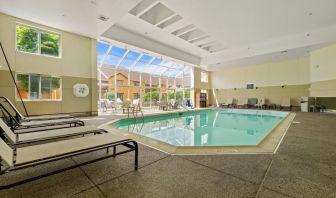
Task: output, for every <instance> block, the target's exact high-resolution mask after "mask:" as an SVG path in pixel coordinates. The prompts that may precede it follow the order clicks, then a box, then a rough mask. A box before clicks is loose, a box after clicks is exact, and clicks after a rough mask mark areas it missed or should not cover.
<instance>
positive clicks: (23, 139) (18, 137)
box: [0, 119, 106, 145]
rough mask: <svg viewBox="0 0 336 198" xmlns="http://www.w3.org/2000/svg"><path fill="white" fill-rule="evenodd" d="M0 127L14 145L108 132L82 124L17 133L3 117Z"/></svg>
mask: <svg viewBox="0 0 336 198" xmlns="http://www.w3.org/2000/svg"><path fill="white" fill-rule="evenodd" d="M0 128H1V129H2V131H3V132H4V134H5V136H6V138H7V139H8V141H9V142H10V143H11V144H12V145H22V144H28V143H37V142H43V141H47V140H55V139H60V138H67V137H74V136H82V135H86V134H98V133H106V131H104V130H102V129H98V128H97V127H94V126H80V127H71V128H63V129H51V130H46V131H27V132H24V133H15V132H14V131H12V130H11V129H10V128H9V127H8V126H7V125H6V123H5V122H4V121H3V120H2V119H0Z"/></svg>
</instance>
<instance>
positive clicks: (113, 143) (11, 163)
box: [0, 133, 138, 190]
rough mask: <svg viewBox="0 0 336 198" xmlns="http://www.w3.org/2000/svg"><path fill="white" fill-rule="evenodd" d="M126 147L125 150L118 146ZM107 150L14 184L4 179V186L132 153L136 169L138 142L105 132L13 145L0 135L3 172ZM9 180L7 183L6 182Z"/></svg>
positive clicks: (1, 187) (4, 187)
mask: <svg viewBox="0 0 336 198" xmlns="http://www.w3.org/2000/svg"><path fill="white" fill-rule="evenodd" d="M120 146H123V147H125V148H126V150H125V149H118V150H117V149H116V147H120ZM109 148H113V153H112V154H109ZM103 149H107V152H108V154H106V155H103V156H101V157H99V158H96V159H93V160H90V161H85V162H82V163H75V164H74V165H72V166H69V167H66V168H61V169H58V170H56V171H53V172H49V173H46V174H43V175H38V176H35V177H31V178H28V179H23V180H20V181H16V182H14V183H6V180H2V181H1V186H0V190H1V189H6V188H10V187H14V186H17V185H20V184H24V183H27V182H30V181H34V180H37V179H40V178H43V177H46V176H50V175H54V174H57V173H60V172H62V171H66V170H70V169H73V168H76V167H79V166H82V165H86V164H91V163H93V162H97V161H99V160H103V159H107V158H110V157H115V156H117V155H121V154H124V153H128V152H132V151H134V152H135V160H134V169H135V170H137V168H138V144H137V142H136V141H134V140H132V139H125V138H124V137H121V136H116V135H114V134H112V133H105V134H101V135H91V136H85V137H81V138H75V139H69V140H63V141H58V142H51V143H46V144H39V145H32V146H27V147H22V148H14V149H13V148H11V147H10V146H9V145H7V144H6V143H5V141H3V140H2V139H1V138H0V160H1V164H2V165H1V166H0V175H1V174H5V173H7V172H12V171H16V170H20V169H24V168H29V167H34V166H37V165H40V164H46V163H50V162H53V161H57V160H61V159H66V158H70V157H74V156H77V155H81V154H85V153H91V152H95V151H98V150H103ZM4 183H5V184H4Z"/></svg>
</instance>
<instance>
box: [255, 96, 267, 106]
mask: <svg viewBox="0 0 336 198" xmlns="http://www.w3.org/2000/svg"><path fill="white" fill-rule="evenodd" d="M265 105H266V98H258V102H257V104H255V107H256V108H258V109H262V108H264V107H265Z"/></svg>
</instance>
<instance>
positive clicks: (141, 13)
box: [136, 1, 159, 17]
mask: <svg viewBox="0 0 336 198" xmlns="http://www.w3.org/2000/svg"><path fill="white" fill-rule="evenodd" d="M158 3H159V1H153V2H152V3H151V4H149V5H148V6H147V7H146V8H145V9H143V10H142V11H140V12H139V13H138V14H137V15H136V16H137V17H139V16H141V15H143V14H144V13H146V12H147V11H148V10H150V9H151V8H153V7H154V6H155V5H156V4H158Z"/></svg>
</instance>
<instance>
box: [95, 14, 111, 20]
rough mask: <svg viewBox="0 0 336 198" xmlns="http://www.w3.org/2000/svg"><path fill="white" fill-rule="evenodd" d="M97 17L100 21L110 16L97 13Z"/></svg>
mask: <svg viewBox="0 0 336 198" xmlns="http://www.w3.org/2000/svg"><path fill="white" fill-rule="evenodd" d="M98 19H99V20H101V21H107V20H109V19H110V18H109V17H108V16H105V15H99V16H98Z"/></svg>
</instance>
